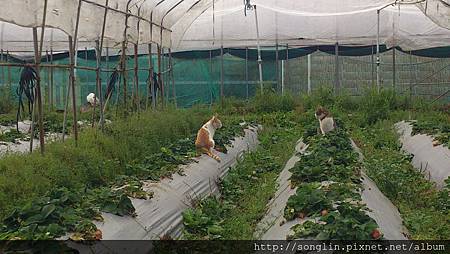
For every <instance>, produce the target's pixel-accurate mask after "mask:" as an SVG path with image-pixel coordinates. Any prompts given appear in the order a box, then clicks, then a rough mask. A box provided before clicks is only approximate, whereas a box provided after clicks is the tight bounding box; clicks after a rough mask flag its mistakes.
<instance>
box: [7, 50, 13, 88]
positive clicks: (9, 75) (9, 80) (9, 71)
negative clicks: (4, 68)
mask: <svg viewBox="0 0 450 254" xmlns="http://www.w3.org/2000/svg"><path fill="white" fill-rule="evenodd" d="M6 62H7V63H8V62H9V51H8V50H7V51H6ZM11 87H12V83H11V66H8V91H11Z"/></svg>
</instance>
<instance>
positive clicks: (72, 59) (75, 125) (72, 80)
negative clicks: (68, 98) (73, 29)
mask: <svg viewBox="0 0 450 254" xmlns="http://www.w3.org/2000/svg"><path fill="white" fill-rule="evenodd" d="M74 41H75V40H74V39H73V38H72V36H69V58H70V68H69V83H70V89H71V92H72V111H73V131H74V136H75V144H76V145H77V143H78V121H77V102H76V94H75V47H74ZM63 135H64V134H63Z"/></svg>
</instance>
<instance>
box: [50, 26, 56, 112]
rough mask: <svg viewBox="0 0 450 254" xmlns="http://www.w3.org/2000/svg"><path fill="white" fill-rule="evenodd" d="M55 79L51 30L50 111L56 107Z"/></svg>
mask: <svg viewBox="0 0 450 254" xmlns="http://www.w3.org/2000/svg"><path fill="white" fill-rule="evenodd" d="M53 79H54V73H53V29H52V30H51V34H50V81H49V82H50V109H53V105H54V102H55V101H54V96H53V95H54V94H53V93H54V90H53V89H54V87H53Z"/></svg>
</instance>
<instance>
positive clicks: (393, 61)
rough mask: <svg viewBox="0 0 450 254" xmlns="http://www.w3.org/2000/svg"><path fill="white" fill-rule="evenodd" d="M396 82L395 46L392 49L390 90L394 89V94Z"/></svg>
mask: <svg viewBox="0 0 450 254" xmlns="http://www.w3.org/2000/svg"><path fill="white" fill-rule="evenodd" d="M396 80H397V73H396V61H395V46H394V47H393V48H392V89H394V94H395V88H396Z"/></svg>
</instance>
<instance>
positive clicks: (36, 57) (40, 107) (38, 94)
mask: <svg viewBox="0 0 450 254" xmlns="http://www.w3.org/2000/svg"><path fill="white" fill-rule="evenodd" d="M46 2H47V1H46ZM45 5H46V4H45ZM44 12H45V11H44ZM44 16H45V14H44ZM37 37H38V35H37V28H35V27H34V28H33V41H34V49H35V54H34V62H35V63H36V88H35V89H36V93H35V94H36V96H35V100H37V107H38V124H39V145H40V151H41V154H44V150H45V147H44V126H43V122H44V121H43V105H42V94H41V68H40V62H41V54H40V52H41V51H39V48H38V44H39V42H38V38H37ZM41 38H42V37H41ZM41 44H42V41H41ZM33 111H34V107H33ZM32 139H33V136H31V140H32ZM31 151H32V147H31Z"/></svg>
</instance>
